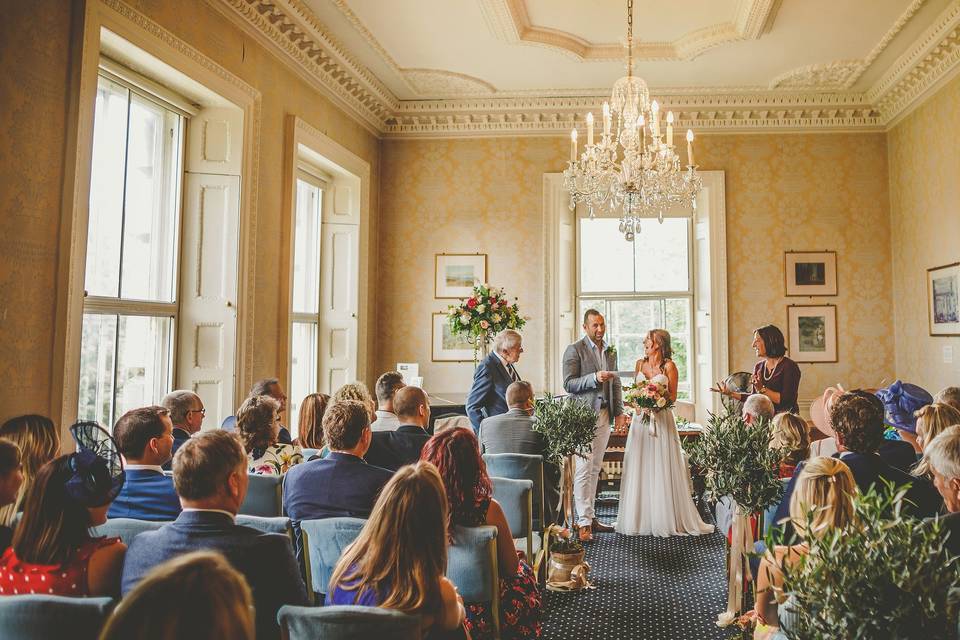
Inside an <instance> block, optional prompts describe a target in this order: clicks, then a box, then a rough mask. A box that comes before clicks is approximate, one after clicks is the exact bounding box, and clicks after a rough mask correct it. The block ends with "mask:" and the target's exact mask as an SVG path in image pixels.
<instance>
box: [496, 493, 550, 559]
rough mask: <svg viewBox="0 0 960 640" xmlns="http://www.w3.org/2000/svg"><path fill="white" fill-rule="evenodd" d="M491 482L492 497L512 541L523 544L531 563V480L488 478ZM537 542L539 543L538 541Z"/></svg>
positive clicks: (532, 553)
mask: <svg viewBox="0 0 960 640" xmlns="http://www.w3.org/2000/svg"><path fill="white" fill-rule="evenodd" d="M490 481H491V482H492V483H493V497H494V498H495V499H496V500H497V502H499V503H500V507H501V508H502V509H503V513H504V515H506V516H507V523H508V524H509V525H510V533H511V534H513V540H514V543H515V544H516V545H518V546H520V545H523V548H524V550H525V551H526V553H527V562H530V563H533V559H534V554H535V553H536V552H537V551H538V549H535V548H534V544H533V543H534V540H533V482H531V481H530V480H514V479H512V478H498V477H496V476H494V477H492V478H490ZM538 544H539V543H538Z"/></svg>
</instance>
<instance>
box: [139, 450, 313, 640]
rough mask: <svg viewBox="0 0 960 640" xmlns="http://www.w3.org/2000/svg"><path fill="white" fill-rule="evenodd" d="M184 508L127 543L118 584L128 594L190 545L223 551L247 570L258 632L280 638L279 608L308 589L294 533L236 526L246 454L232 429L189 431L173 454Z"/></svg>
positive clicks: (303, 599) (300, 599)
mask: <svg viewBox="0 0 960 640" xmlns="http://www.w3.org/2000/svg"><path fill="white" fill-rule="evenodd" d="M173 477H174V483H175V484H176V487H177V493H178V494H180V502H181V503H182V504H183V513H181V514H180V516H179V517H178V518H177V519H176V520H175V521H174V522H171V523H170V524H167V525H164V526H162V527H160V528H159V529H157V530H156V531H148V532H144V533H141V534H140V535H138V536H137V537H136V538H134V539H133V542H131V543H130V548H129V549H128V550H127V555H126V559H125V561H124V564H123V579H122V583H121V590H122V592H123V594H124V595H126V594H128V593H129V592H130V591H131V590H132V589H133V588H134V587H135V586H136V585H137V583H138V582H140V580H142V579H143V577H144V575H145V574H147V573H148V572H149V571H150V570H151V569H153V568H154V567H156V566H157V565H159V564H161V563H163V562H165V561H167V560H170V559H171V558H175V557H177V556H181V555H183V554H185V553H190V552H191V551H200V550H211V551H219V552H220V553H222V554H223V555H224V557H226V559H227V561H228V562H230V564H231V565H233V568H234V569H236V570H237V571H239V572H240V573H242V574H243V577H244V578H245V579H246V581H247V583H248V584H249V585H250V589H251V591H252V592H253V602H254V606H255V607H256V610H257V616H256V619H257V638H258V639H261V640H262V639H263V638H279V637H280V628H279V626H278V625H277V611H278V610H279V609H280V607H282V606H283V605H285V604H292V605H305V604H306V603H307V592H306V588H305V587H304V584H303V578H301V577H300V569H299V567H298V566H297V561H296V558H294V556H293V549H292V548H291V546H290V539H289V538H287V536H284V535H280V534H275V533H261V532H260V531H257V530H256V529H251V528H249V527H242V526H238V525H237V524H235V522H234V517H235V516H236V514H237V511H238V510H239V509H240V505H241V504H242V503H243V499H244V497H245V496H246V494H247V482H248V479H247V454H246V452H244V450H243V447H242V446H241V445H240V442H239V441H238V440H237V438H236V437H234V436H233V435H231V434H229V433H226V432H224V431H207V432H205V433H200V434H197V435H196V436H194V437H192V438H190V439H189V440H188V441H187V442H186V443H185V444H184V445H183V446H182V447H180V450H179V451H177V455H176V456H174V459H173Z"/></svg>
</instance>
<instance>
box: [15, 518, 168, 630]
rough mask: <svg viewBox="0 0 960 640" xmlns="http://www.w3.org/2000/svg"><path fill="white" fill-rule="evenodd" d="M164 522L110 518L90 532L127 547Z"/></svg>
mask: <svg viewBox="0 0 960 640" xmlns="http://www.w3.org/2000/svg"><path fill="white" fill-rule="evenodd" d="M165 524H168V523H167V522H152V521H149V520H135V519H134V518H110V519H108V520H107V521H106V522H104V523H103V524H102V525H100V526H99V527H92V528H91V532H92V533H93V534H94V535H97V536H111V537H112V536H116V537H118V538H120V539H121V540H122V541H123V544H125V545H127V546H128V547H129V546H130V543H131V542H133V539H134V538H136V537H137V536H138V535H140V534H141V533H143V532H144V531H156V530H157V529H159V528H160V527H162V526H163V525H165ZM0 637H2V636H0Z"/></svg>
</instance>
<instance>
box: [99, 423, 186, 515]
mask: <svg viewBox="0 0 960 640" xmlns="http://www.w3.org/2000/svg"><path fill="white" fill-rule="evenodd" d="M172 431H173V425H172V424H171V423H170V416H169V415H168V414H167V410H166V409H164V408H163V407H143V408H142V409H133V410H132V411H127V412H126V413H125V414H123V415H122V416H120V419H119V420H117V424H116V425H114V427H113V438H114V440H116V441H117V449H118V450H119V451H120V453H121V454H122V455H123V461H124V463H125V464H124V466H123V469H124V471H125V472H126V474H127V480H126V482H125V483H124V485H123V489H122V490H121V491H120V495H118V496H117V499H116V500H114V501H113V504H112V505H110V511H108V512H107V516H108V517H110V518H135V519H137V520H153V521H166V520H173V519H174V518H176V517H177V516H178V515H179V514H180V498H179V497H177V492H176V490H175V489H174V488H173V479H172V478H168V477H167V476H165V475H163V469H162V468H161V467H162V466H163V465H164V464H165V463H167V462H169V461H170V449H171V448H172V447H173V433H172Z"/></svg>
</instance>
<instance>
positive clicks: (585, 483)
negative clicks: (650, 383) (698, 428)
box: [563, 309, 627, 542]
mask: <svg viewBox="0 0 960 640" xmlns="http://www.w3.org/2000/svg"><path fill="white" fill-rule="evenodd" d="M606 329H607V328H606V325H605V323H604V321H603V316H602V315H601V314H600V312H599V311H597V310H596V309H588V310H587V312H586V313H584V314H583V331H584V333H586V335H585V336H584V337H583V340H580V341H579V342H574V343H573V344H571V345H570V346H569V347H567V349H566V351H564V352H563V388H564V389H565V390H566V391H567V393H569V394H570V395H571V396H573V397H575V398H577V399H578V400H580V401H581V402H584V403H586V404H587V405H588V406H590V407H592V408H593V409H594V410H595V411H597V412H598V413H599V417H598V418H597V430H596V434H595V435H594V437H593V443H592V444H591V446H590V451H588V452H587V453H586V457H580V456H577V458H576V472H575V474H574V479H573V497H574V498H573V499H574V503H575V505H576V507H577V516H578V524H579V526H580V540H581V541H583V542H587V541H590V540H592V539H593V533H594V532H599V533H609V532H610V531H613V527H611V526H609V525H605V524H603V523H601V522H600V521H599V520H597V519H596V518H595V517H594V511H593V501H594V498H595V497H596V493H597V481H598V480H599V478H600V467H601V465H602V463H603V454H604V452H605V451H606V449H607V441H608V440H609V439H610V420H611V418H612V419H613V420H614V424H615V426H616V427H617V428H618V429H620V428H622V427H623V426H624V425H625V424H626V419H627V416H626V415H625V414H624V413H623V390H622V388H621V385H620V377H619V376H618V375H617V354H616V351H614V349H613V348H612V347H608V346H607V343H606V342H604V340H603V336H604V333H605V332H606Z"/></svg>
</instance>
